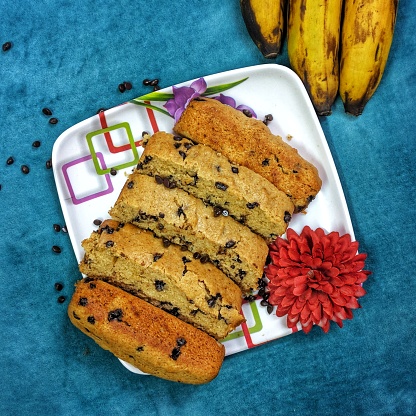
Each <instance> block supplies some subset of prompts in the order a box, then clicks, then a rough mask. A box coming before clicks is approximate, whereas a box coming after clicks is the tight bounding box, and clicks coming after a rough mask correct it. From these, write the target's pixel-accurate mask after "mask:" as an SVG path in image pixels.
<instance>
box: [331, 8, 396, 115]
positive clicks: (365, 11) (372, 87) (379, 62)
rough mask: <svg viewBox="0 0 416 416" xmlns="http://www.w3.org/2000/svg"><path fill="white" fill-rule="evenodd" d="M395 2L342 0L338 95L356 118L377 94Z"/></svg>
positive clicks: (389, 44) (388, 45) (394, 19)
mask: <svg viewBox="0 0 416 416" xmlns="http://www.w3.org/2000/svg"><path fill="white" fill-rule="evenodd" d="M397 6H398V0H345V4H344V21H343V25H342V41H341V61H340V86H339V92H340V96H341V99H342V101H343V103H344V108H345V111H346V112H347V113H350V114H353V115H355V116H359V115H360V114H362V112H363V110H364V107H365V106H366V104H367V102H368V100H369V99H370V98H371V97H372V96H373V94H374V92H375V91H376V89H377V87H378V85H379V83H380V81H381V78H382V76H383V73H384V69H385V66H386V63H387V59H388V56H389V52H390V46H391V43H392V40H393V33H394V26H395V24H396V14H397Z"/></svg>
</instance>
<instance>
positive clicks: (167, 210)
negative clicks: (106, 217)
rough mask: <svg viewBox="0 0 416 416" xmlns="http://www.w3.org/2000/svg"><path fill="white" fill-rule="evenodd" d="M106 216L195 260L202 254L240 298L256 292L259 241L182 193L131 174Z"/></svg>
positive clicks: (261, 253)
mask: <svg viewBox="0 0 416 416" xmlns="http://www.w3.org/2000/svg"><path fill="white" fill-rule="evenodd" d="M110 215H111V217H113V218H114V219H116V220H118V221H120V222H124V223H133V224H135V225H137V226H139V227H141V228H144V229H150V230H151V231H153V232H154V233H155V234H156V235H157V236H159V237H165V238H167V239H169V240H170V241H172V242H174V243H175V244H178V245H184V246H185V247H187V249H188V250H189V251H191V252H192V253H194V254H195V255H196V254H198V255H199V256H200V261H202V259H203V258H204V256H205V255H207V256H208V257H209V259H211V261H212V262H213V263H214V264H215V265H216V266H217V267H218V268H219V269H220V270H222V271H223V272H224V273H225V274H226V275H227V276H228V277H230V278H232V279H233V280H234V281H235V282H236V283H237V284H238V285H239V287H240V288H241V290H242V291H243V293H247V292H250V291H251V290H255V289H257V288H258V283H259V279H261V278H262V276H263V272H264V265H265V262H266V258H267V254H268V247H267V244H266V242H265V241H264V239H263V238H261V237H260V236H258V235H257V234H255V233H253V232H252V231H250V229H249V228H247V227H245V226H243V225H241V224H240V223H238V222H237V221H235V220H234V219H233V218H231V217H229V216H228V217H224V216H222V215H221V216H219V217H214V213H213V209H212V207H208V206H206V205H205V204H204V203H203V202H202V200H200V199H198V198H195V197H194V196H192V195H189V194H188V193H187V192H185V191H183V190H182V189H178V188H174V189H169V188H167V187H166V186H164V185H162V184H157V182H156V180H155V178H152V177H150V176H147V175H142V174H140V173H139V172H138V171H137V170H135V171H134V172H133V173H132V174H131V175H130V176H129V178H128V179H127V181H126V184H125V185H124V187H123V189H122V191H121V193H120V195H119V197H118V199H117V201H116V203H115V205H114V207H113V208H112V209H111V210H110Z"/></svg>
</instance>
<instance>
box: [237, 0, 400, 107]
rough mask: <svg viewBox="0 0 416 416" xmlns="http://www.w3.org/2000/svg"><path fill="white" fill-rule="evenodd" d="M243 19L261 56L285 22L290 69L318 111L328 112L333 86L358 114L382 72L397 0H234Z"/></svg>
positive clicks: (276, 47) (276, 41)
mask: <svg viewBox="0 0 416 416" xmlns="http://www.w3.org/2000/svg"><path fill="white" fill-rule="evenodd" d="M240 4H241V10H242V14H243V18H244V22H245V24H246V27H247V29H248V32H249V33H250V35H251V37H252V39H253V40H254V42H255V43H256V45H257V46H258V48H259V49H260V51H261V52H262V53H263V55H264V56H265V57H269V58H274V57H276V56H277V55H278V53H279V52H280V49H281V46H282V43H283V38H284V28H285V22H286V23H287V24H286V26H287V50H288V56H289V62H290V66H291V67H292V69H293V70H294V71H295V72H296V73H297V74H298V76H299V77H300V79H301V80H302V81H303V83H304V85H305V87H306V89H307V91H308V93H309V96H310V98H311V101H312V103H313V105H314V107H315V110H316V112H317V114H318V115H329V114H331V107H332V104H333V103H334V101H335V99H336V97H337V94H338V92H339V94H340V96H341V99H342V101H343V103H344V108H345V111H346V112H347V113H350V114H354V115H360V114H361V113H362V111H363V109H364V107H365V105H366V103H367V102H368V100H369V99H370V98H371V96H372V95H373V94H374V92H375V90H376V88H377V87H378V85H379V83H380V80H381V78H382V76H383V72H384V68H385V66H386V62H387V58H388V55H389V51H390V46H391V43H392V39H393V33H394V26H395V22H396V14H397V7H398V0H288V1H287V14H286V15H285V12H284V10H285V9H286V0H240Z"/></svg>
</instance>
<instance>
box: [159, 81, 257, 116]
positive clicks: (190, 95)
mask: <svg viewBox="0 0 416 416" xmlns="http://www.w3.org/2000/svg"><path fill="white" fill-rule="evenodd" d="M206 90H207V83H206V82H205V79H204V78H199V79H197V80H196V81H194V82H193V83H192V84H191V85H190V86H189V87H175V86H173V87H172V92H173V98H170V99H169V100H167V101H166V103H165V104H164V105H163V107H165V108H166V110H167V111H168V113H169V114H170V115H171V116H172V117H173V118H174V120H175V122H177V121H178V120H179V118H180V117H181V115H182V113H183V112H184V110H185V108H186V107H187V106H188V104H189V103H190V102H191V101H192V100H193V99H194V98H197V97H199V96H200V95H202V94H203V93H204V92H205V91H206ZM213 98H214V99H215V100H218V101H220V102H221V103H223V104H227V105H229V106H230V107H233V108H235V109H237V110H239V111H244V110H247V111H249V112H250V113H251V114H252V116H253V117H254V118H257V115H256V113H255V112H254V111H253V109H252V108H250V107H248V106H247V105H243V104H241V105H239V106H237V103H236V102H235V100H234V98H232V97H229V96H227V95H224V94H220V95H218V96H216V97H213Z"/></svg>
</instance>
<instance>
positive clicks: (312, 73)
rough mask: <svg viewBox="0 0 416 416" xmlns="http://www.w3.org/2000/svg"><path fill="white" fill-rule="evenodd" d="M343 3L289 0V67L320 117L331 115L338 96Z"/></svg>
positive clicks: (327, 0)
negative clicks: (296, 75)
mask: <svg viewBox="0 0 416 416" xmlns="http://www.w3.org/2000/svg"><path fill="white" fill-rule="evenodd" d="M342 1H343V0H289V9H288V26H287V49H288V55H289V61H290V66H291V67H292V69H293V70H294V71H295V72H296V73H297V74H298V76H299V77H300V79H301V80H302V82H303V83H304V85H305V87H306V90H307V91H308V94H309V96H310V98H311V101H312V103H313V105H314V107H315V110H316V113H317V114H318V115H321V116H327V115H329V114H331V106H332V104H333V103H334V101H335V98H336V96H337V94H338V86H339V43H340V27H341V12H342Z"/></svg>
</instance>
